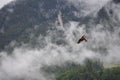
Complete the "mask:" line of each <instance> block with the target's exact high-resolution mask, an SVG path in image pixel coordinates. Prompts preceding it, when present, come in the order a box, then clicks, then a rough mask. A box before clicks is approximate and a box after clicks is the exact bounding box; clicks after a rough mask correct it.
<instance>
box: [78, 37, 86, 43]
mask: <svg viewBox="0 0 120 80" xmlns="http://www.w3.org/2000/svg"><path fill="white" fill-rule="evenodd" d="M82 41H85V42H87V39H86V36H85V35H83V36H82V37H81V38H80V39H79V40H78V42H77V43H78V44H79V43H81V42H82Z"/></svg>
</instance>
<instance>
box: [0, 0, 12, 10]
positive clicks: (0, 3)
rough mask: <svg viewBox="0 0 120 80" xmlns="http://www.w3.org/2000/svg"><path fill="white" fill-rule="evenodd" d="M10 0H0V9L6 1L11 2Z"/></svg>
mask: <svg viewBox="0 0 120 80" xmlns="http://www.w3.org/2000/svg"><path fill="white" fill-rule="evenodd" d="M11 1H13V0H0V9H1V8H2V7H3V6H4V5H6V4H8V3H9V2H11Z"/></svg>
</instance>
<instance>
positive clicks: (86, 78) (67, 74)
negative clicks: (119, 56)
mask: <svg viewBox="0 0 120 80" xmlns="http://www.w3.org/2000/svg"><path fill="white" fill-rule="evenodd" d="M44 70H46V71H47V72H49V73H54V74H55V76H56V80H120V67H112V68H104V66H103V64H102V63H101V62H100V61H91V60H86V61H85V63H84V64H82V65H80V64H74V63H67V64H66V65H62V67H58V66H54V67H53V66H52V67H47V68H44Z"/></svg>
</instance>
